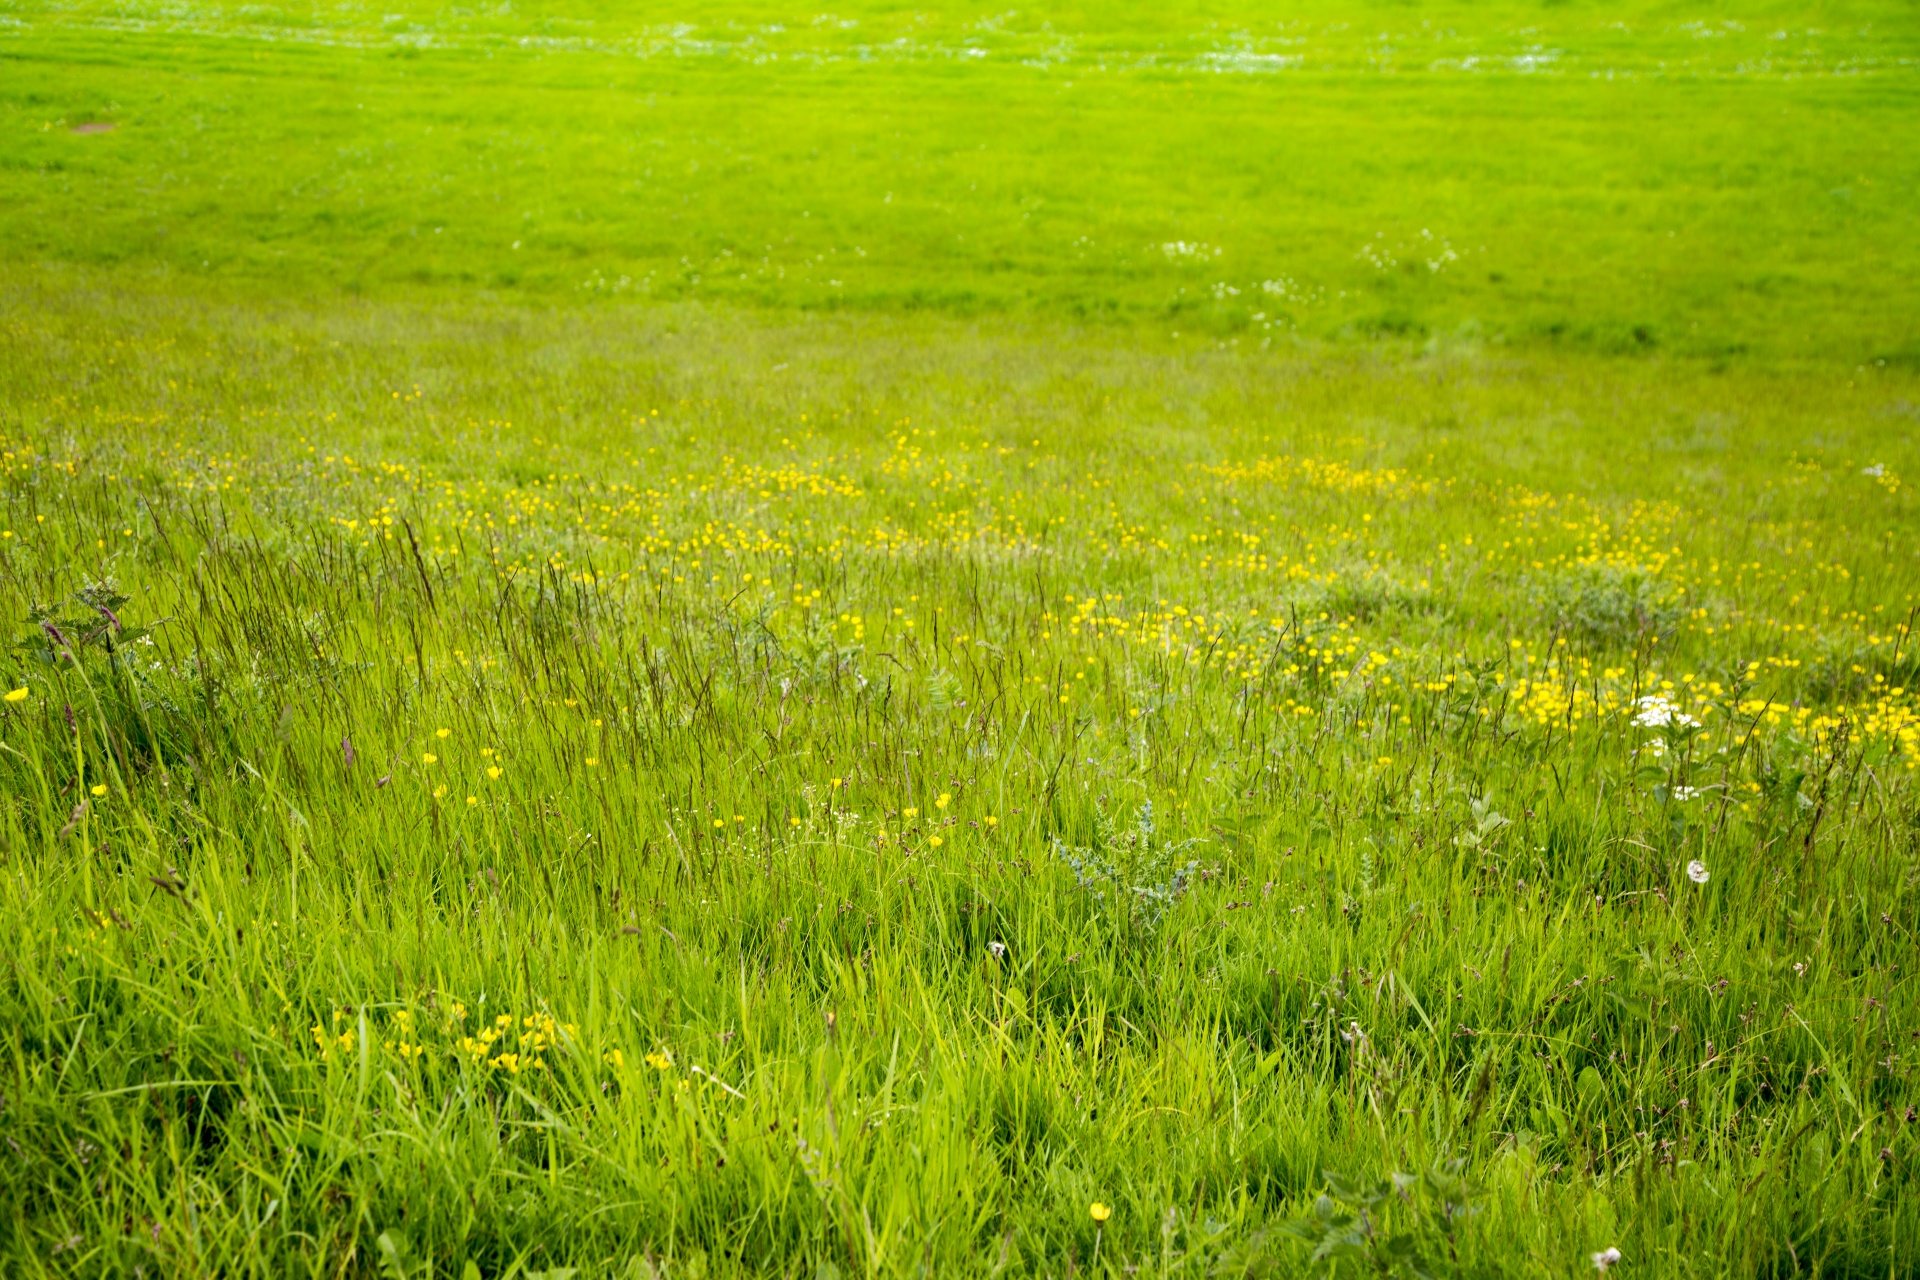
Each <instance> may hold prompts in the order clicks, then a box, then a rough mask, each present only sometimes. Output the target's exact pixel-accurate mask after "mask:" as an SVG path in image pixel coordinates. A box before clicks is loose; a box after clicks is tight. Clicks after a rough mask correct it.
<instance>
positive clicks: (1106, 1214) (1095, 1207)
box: [1087, 1200, 1113, 1222]
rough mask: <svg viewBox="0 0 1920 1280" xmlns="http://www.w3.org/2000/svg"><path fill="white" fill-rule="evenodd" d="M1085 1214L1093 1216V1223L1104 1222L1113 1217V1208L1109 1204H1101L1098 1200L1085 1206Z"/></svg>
mask: <svg viewBox="0 0 1920 1280" xmlns="http://www.w3.org/2000/svg"><path fill="white" fill-rule="evenodd" d="M1087 1212H1088V1213H1090V1214H1092V1215H1093V1220H1094V1221H1095V1222H1105V1221H1106V1220H1107V1219H1108V1218H1111V1217H1112V1216H1113V1206H1112V1205H1110V1204H1101V1203H1100V1202H1099V1201H1098V1200H1095V1201H1094V1202H1093V1203H1092V1204H1090V1205H1088V1206H1087Z"/></svg>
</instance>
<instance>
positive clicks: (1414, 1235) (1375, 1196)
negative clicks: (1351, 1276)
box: [1286, 1161, 1497, 1280]
mask: <svg viewBox="0 0 1920 1280" xmlns="http://www.w3.org/2000/svg"><path fill="white" fill-rule="evenodd" d="M1326 1180H1327V1189H1326V1191H1324V1192H1322V1193H1321V1194H1320V1195H1319V1196H1318V1197H1317V1198H1316V1199H1315V1200H1314V1202H1313V1216H1312V1217H1311V1218H1306V1219H1299V1220H1295V1221H1293V1222H1290V1223H1288V1224H1286V1226H1287V1230H1288V1231H1289V1232H1291V1233H1292V1234H1294V1235H1296V1236H1298V1237H1299V1238H1300V1239H1302V1240H1305V1241H1307V1242H1308V1243H1310V1244H1312V1245H1313V1254H1312V1257H1311V1259H1310V1260H1311V1261H1312V1262H1313V1263H1314V1264H1316V1265H1317V1266H1319V1267H1321V1268H1323V1269H1325V1271H1326V1272H1327V1273H1328V1274H1338V1273H1339V1271H1340V1269H1341V1268H1340V1264H1341V1263H1342V1262H1351V1263H1353V1264H1355V1265H1354V1268H1353V1269H1354V1270H1357V1271H1360V1272H1361V1273H1363V1274H1364V1273H1368V1272H1370V1273H1372V1274H1374V1275H1378V1276H1406V1277H1412V1280H1443V1278H1446V1277H1456V1276H1461V1275H1467V1274H1476V1273H1477V1271H1469V1270H1467V1269H1464V1268H1462V1266H1461V1264H1460V1243H1459V1240H1458V1238H1457V1233H1458V1230H1459V1227H1460V1225H1461V1223H1462V1222H1464V1221H1465V1220H1466V1219H1467V1218H1470V1217H1472V1216H1473V1215H1474V1214H1476V1213H1479V1212H1480V1211H1481V1209H1482V1208H1483V1207H1484V1204H1483V1203H1482V1196H1483V1195H1484V1189H1483V1188H1481V1187H1479V1186H1476V1185H1475V1184H1474V1183H1473V1181H1472V1180H1471V1179H1470V1178H1468V1177H1467V1176H1466V1173H1465V1170H1464V1162H1463V1161H1453V1162H1451V1163H1450V1164H1447V1165H1444V1166H1440V1167H1436V1168H1431V1169H1427V1170H1424V1171H1422V1172H1420V1173H1417V1174H1413V1173H1395V1174H1390V1175H1388V1176H1387V1177H1386V1178H1383V1179H1381V1180H1380V1181H1379V1182H1375V1183H1370V1184H1368V1183H1354V1182H1349V1181H1348V1180H1347V1179H1345V1178H1343V1177H1341V1176H1340V1175H1339V1174H1337V1173H1334V1172H1332V1171H1331V1170H1329V1171H1328V1172H1327V1174H1326ZM1488 1274H1497V1272H1492V1271H1489V1272H1488Z"/></svg>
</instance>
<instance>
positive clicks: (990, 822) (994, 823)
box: [987, 814, 1000, 827]
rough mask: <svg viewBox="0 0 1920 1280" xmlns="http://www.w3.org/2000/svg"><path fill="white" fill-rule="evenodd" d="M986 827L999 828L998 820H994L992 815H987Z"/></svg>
mask: <svg viewBox="0 0 1920 1280" xmlns="http://www.w3.org/2000/svg"><path fill="white" fill-rule="evenodd" d="M987 825H988V826H990V827H997V826H999V825H1000V819H998V818H996V817H994V816H993V815H992V814H988V815H987Z"/></svg>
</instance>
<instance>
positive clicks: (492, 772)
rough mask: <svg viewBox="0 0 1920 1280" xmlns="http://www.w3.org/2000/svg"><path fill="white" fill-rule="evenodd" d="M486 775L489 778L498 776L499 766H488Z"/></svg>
mask: <svg viewBox="0 0 1920 1280" xmlns="http://www.w3.org/2000/svg"><path fill="white" fill-rule="evenodd" d="M487 776H488V777H489V778H498V777H499V776H500V766H499V765H494V766H493V767H491V768H489V769H488V770H487Z"/></svg>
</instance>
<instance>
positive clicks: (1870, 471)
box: [1860, 462, 1887, 480]
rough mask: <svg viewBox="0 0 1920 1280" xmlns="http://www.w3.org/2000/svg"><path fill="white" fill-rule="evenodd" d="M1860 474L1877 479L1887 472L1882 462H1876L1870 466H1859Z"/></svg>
mask: <svg viewBox="0 0 1920 1280" xmlns="http://www.w3.org/2000/svg"><path fill="white" fill-rule="evenodd" d="M1860 474H1861V475H1863V476H1872V477H1873V478H1874V479H1876V480H1878V479H1879V478H1880V477H1881V476H1883V475H1885V474H1887V467H1886V464H1885V463H1883V462H1876V463H1874V464H1873V465H1872V466H1870V467H1862V468H1860Z"/></svg>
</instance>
